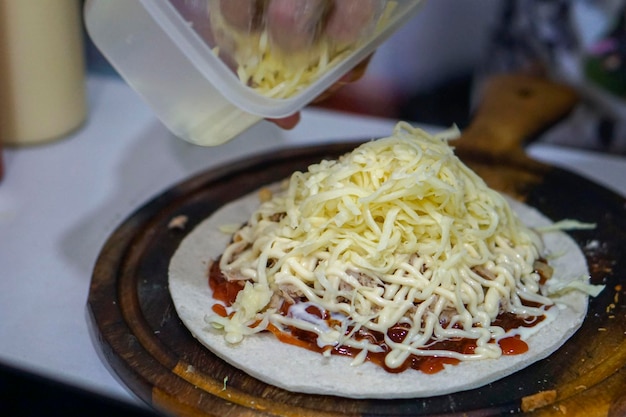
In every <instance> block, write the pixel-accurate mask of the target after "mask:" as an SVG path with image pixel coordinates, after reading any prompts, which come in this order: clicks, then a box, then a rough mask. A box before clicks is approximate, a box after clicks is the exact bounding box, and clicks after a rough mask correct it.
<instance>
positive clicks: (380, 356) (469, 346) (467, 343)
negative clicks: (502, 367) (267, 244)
mask: <svg viewBox="0 0 626 417" xmlns="http://www.w3.org/2000/svg"><path fill="white" fill-rule="evenodd" d="M208 275H209V277H208V278H209V279H208V281H209V286H210V288H211V290H212V291H213V298H214V299H216V300H218V301H221V302H222V303H224V304H219V303H216V304H214V305H213V306H212V310H213V311H214V312H215V313H216V314H218V315H220V316H222V317H226V316H227V311H226V308H225V307H224V306H230V305H232V304H233V303H234V302H235V299H236V298H237V294H238V293H239V291H240V290H241V289H242V288H243V283H242V281H228V280H227V279H226V277H225V276H224V274H222V272H221V271H220V269H219V262H213V263H212V264H211V266H210V268H209V273H208ZM289 307H290V304H288V303H286V302H285V303H283V306H282V308H281V313H282V314H284V315H287V314H288V312H289ZM306 311H307V312H308V313H309V314H315V315H317V316H318V317H319V318H321V319H324V320H326V321H327V322H329V325H332V321H333V320H332V319H331V317H330V314H329V313H328V312H327V311H324V310H320V309H319V308H316V307H314V306H309V307H307V309H306ZM543 319H544V316H539V317H534V318H532V319H530V320H529V319H524V318H521V317H518V316H516V315H514V314H511V313H503V314H500V315H499V316H498V317H497V318H496V320H494V322H493V324H494V325H496V326H500V327H502V328H503V329H504V330H505V331H508V330H511V329H515V328H519V327H533V326H535V325H537V324H538V323H539V322H541V321H542V320H543ZM267 330H268V331H270V332H271V333H272V334H273V335H274V336H275V337H276V338H277V339H278V340H279V341H281V342H283V343H288V344H290V345H294V346H299V347H302V348H305V349H308V350H311V351H314V352H318V353H324V352H325V351H330V353H331V354H336V355H343V356H349V357H355V356H356V355H358V354H359V352H360V349H355V348H351V347H347V346H337V347H332V346H326V347H319V346H318V345H317V335H316V334H315V333H313V332H308V331H306V330H302V329H299V328H296V327H289V331H290V332H289V333H286V332H284V331H281V330H280V329H278V328H277V327H276V326H274V325H272V324H270V325H269V326H268V329H267ZM352 330H353V329H352V328H348V329H347V332H351V331H352ZM407 334H408V329H407V328H406V327H402V326H400V325H398V326H394V327H392V328H390V329H389V330H388V331H387V336H388V337H389V338H390V339H391V340H392V341H394V342H397V343H400V342H402V341H403V340H404V338H405V337H406V335H407ZM355 337H356V338H357V339H364V338H367V339H369V341H370V342H371V343H373V344H377V345H378V346H380V347H381V348H382V350H383V351H382V352H369V353H368V355H367V360H368V361H370V362H372V363H375V364H376V365H378V366H380V367H382V368H383V369H385V370H386V371H387V372H390V373H399V372H404V371H405V370H407V369H415V370H418V371H421V372H423V373H426V374H434V373H437V372H440V371H442V370H443V369H444V367H445V365H456V364H458V363H459V362H460V361H459V360H458V359H455V358H448V357H442V356H437V355H433V356H417V355H410V356H409V358H408V359H407V360H406V361H405V362H404V363H403V364H402V365H401V366H399V367H397V368H389V367H388V366H387V365H385V356H386V355H387V352H388V351H389V347H388V346H387V345H386V343H385V341H384V335H383V334H382V333H380V332H375V331H371V330H365V329H361V330H359V331H358V332H357V333H356V335H355ZM494 343H495V342H494ZM497 343H498V344H499V345H500V348H501V349H502V354H503V355H519V354H522V353H525V352H527V351H528V344H526V342H524V341H523V340H522V339H521V338H520V337H519V336H511V337H506V338H502V339H500V340H498V341H497ZM475 348H476V342H475V341H474V340H472V339H464V338H457V339H451V340H445V341H432V342H431V343H430V344H429V345H428V347H425V348H424V349H426V350H447V351H453V352H458V353H463V354H472V353H473V352H474V349H475Z"/></svg>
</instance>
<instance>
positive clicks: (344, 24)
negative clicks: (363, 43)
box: [325, 0, 385, 43]
mask: <svg viewBox="0 0 626 417" xmlns="http://www.w3.org/2000/svg"><path fill="white" fill-rule="evenodd" d="M384 7H385V2H384V1H381V0H336V1H335V2H334V6H333V8H332V10H331V12H330V14H329V15H328V21H327V23H326V30H325V34H326V36H328V37H329V38H330V39H332V40H334V41H337V42H341V43H351V42H356V41H358V40H359V39H361V38H362V37H363V36H364V35H366V34H368V33H369V32H370V31H371V30H373V29H374V25H375V24H376V22H377V21H378V18H379V16H380V15H381V13H382V11H383V8H384Z"/></svg>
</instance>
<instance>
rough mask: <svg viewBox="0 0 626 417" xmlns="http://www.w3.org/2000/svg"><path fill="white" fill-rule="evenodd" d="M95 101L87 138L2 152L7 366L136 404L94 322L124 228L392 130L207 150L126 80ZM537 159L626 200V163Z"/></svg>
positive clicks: (360, 126)
mask: <svg viewBox="0 0 626 417" xmlns="http://www.w3.org/2000/svg"><path fill="white" fill-rule="evenodd" d="M88 94H89V104H90V117H89V120H88V121H87V123H86V124H85V125H84V126H83V127H82V128H81V129H80V130H79V131H77V132H75V133H74V134H72V135H70V136H69V137H67V138H64V139H62V140H59V141H56V142H53V143H49V144H45V145H40V146H36V147H28V148H19V149H17V148H14V149H5V152H4V153H5V155H4V162H5V168H6V175H5V178H4V180H3V181H2V182H1V183H0V320H1V324H0V363H5V364H9V365H13V366H16V367H19V368H21V369H25V370H29V371H34V372H36V373H38V374H42V375H44V376H50V377H53V378H55V379H58V380H60V381H62V382H67V383H70V384H72V385H77V386H79V387H82V388H86V389H88V390H92V391H95V392H97V393H101V394H105V395H108V396H111V397H114V398H116V399H122V400H128V401H131V402H135V403H136V402H138V401H139V400H138V399H137V398H136V397H135V396H134V395H133V394H132V393H131V392H130V391H129V390H128V389H127V388H126V387H125V386H124V385H123V384H122V383H121V382H120V381H119V380H118V379H117V378H116V377H115V376H114V375H113V374H112V372H111V371H110V369H109V367H108V365H107V363H106V362H105V361H104V360H103V359H102V358H101V357H100V354H99V349H98V348H97V347H96V345H95V344H94V343H93V341H92V339H91V335H90V329H89V326H88V321H87V317H86V307H85V306H86V300H87V295H88V290H89V282H90V278H91V272H92V267H93V264H94V262H95V259H96V257H97V255H98V253H99V251H100V248H101V247H102V245H103V244H104V242H105V240H106V238H107V237H108V236H109V234H110V233H111V232H113V230H115V228H116V227H117V226H118V224H119V223H120V222H122V221H123V220H124V219H125V218H126V217H127V216H129V215H130V214H131V213H132V212H133V211H134V210H135V209H137V208H138V207H139V206H140V205H141V204H143V203H144V202H146V201H147V200H149V199H150V198H151V197H153V196H155V195H157V194H159V193H160V192H161V191H163V190H165V189H167V188H168V187H170V186H171V185H174V184H176V183H177V182H179V181H181V180H183V179H185V178H187V177H189V176H192V175H193V174H195V173H198V172H200V171H203V170H205V169H207V168H210V167H213V166H217V165H219V164H223V163H225V162H227V161H231V160H235V159H238V158H241V157H244V156H246V155H250V154H253V153H258V152H262V151H267V150H271V149H276V148H280V147H285V146H292V145H296V146H297V145H305V144H312V143H322V142H330V141H335V140H343V139H359V138H374V137H379V136H386V135H388V134H389V133H390V131H391V128H392V126H393V125H394V122H393V121H390V120H380V119H372V118H365V117H356V116H351V115H345V114H339V113H334V112H329V111H323V110H315V109H310V110H306V111H305V112H304V114H303V117H302V121H301V123H300V124H299V126H298V127H297V128H296V129H294V130H292V131H283V130H280V129H278V128H277V127H275V126H274V125H272V124H270V123H267V122H262V123H260V124H259V125H257V126H255V127H253V128H252V129H251V130H249V131H248V132H246V133H245V134H243V135H242V136H241V137H239V138H237V139H235V140H233V141H231V142H229V143H227V144H225V145H222V146H220V147H217V148H200V147H197V146H194V145H190V144H187V143H185V142H184V141H182V140H180V139H177V138H175V137H173V136H172V135H171V134H170V133H169V132H168V131H167V130H166V129H165V128H164V127H163V126H162V125H161V124H160V122H159V121H158V120H157V119H156V118H155V116H154V115H153V113H152V112H151V110H150V109H149V108H148V107H147V106H145V105H144V103H143V102H142V101H141V99H140V98H139V97H138V96H137V95H136V94H135V93H134V92H133V91H132V90H131V89H130V88H129V87H127V86H126V84H124V83H123V82H121V81H120V80H119V79H117V78H107V77H96V76H92V77H91V78H90V79H89V80H88ZM529 151H530V153H531V155H532V156H533V157H535V158H537V159H541V160H544V161H546V162H549V163H552V164H554V165H558V166H561V167H565V168H568V169H570V170H572V171H575V172H578V173H580V174H582V175H584V176H587V177H589V178H591V179H593V180H595V181H597V182H599V183H601V184H603V185H605V186H607V187H608V188H610V189H613V190H615V191H616V192H618V193H620V194H622V195H624V196H626V182H624V181H623V178H626V159H625V158H622V157H616V156H611V155H604V154H595V153H591V152H585V151H580V150H573V149H563V148H559V147H554V146H548V145H541V144H536V145H533V146H532V147H531V148H530V149H529Z"/></svg>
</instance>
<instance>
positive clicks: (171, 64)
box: [84, 0, 421, 146]
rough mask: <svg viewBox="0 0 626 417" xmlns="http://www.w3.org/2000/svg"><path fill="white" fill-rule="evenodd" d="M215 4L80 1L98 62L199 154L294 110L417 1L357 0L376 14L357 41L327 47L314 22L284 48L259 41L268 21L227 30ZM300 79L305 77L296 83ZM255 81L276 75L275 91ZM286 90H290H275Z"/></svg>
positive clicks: (203, 0)
mask: <svg viewBox="0 0 626 417" xmlns="http://www.w3.org/2000/svg"><path fill="white" fill-rule="evenodd" d="M224 1H234V0H221V1H220V0H87V2H86V3H85V11H84V13H85V24H86V27H87V30H88V33H89V35H90V36H91V38H92V40H93V42H94V44H95V45H96V46H97V47H98V48H99V49H100V51H101V52H102V53H103V55H104V56H105V57H106V58H107V59H108V60H109V62H110V63H111V64H112V65H113V66H114V67H115V69H116V70H117V71H118V72H119V74H120V75H121V76H122V77H123V78H124V79H125V80H126V82H127V83H128V84H129V85H130V86H131V87H133V88H134V89H135V90H136V91H137V92H138V93H139V94H140V95H141V96H143V98H144V99H145V100H146V101H147V103H148V104H149V105H150V106H151V107H152V108H153V110H154V111H155V113H156V114H157V116H158V117H159V118H160V119H161V121H162V122H163V123H164V124H165V125H166V126H167V127H168V129H170V130H171V131H172V132H173V133H174V134H175V135H177V136H178V137H180V138H182V139H185V140H187V141H189V142H191V143H194V144H198V145H204V146H212V145H218V144H221V143H224V142H226V141H228V140H230V139H232V138H233V137H235V136H236V135H237V134H239V133H241V132H243V131H244V130H246V129H248V128H249V127H250V126H252V125H253V124H255V123H256V122H258V121H259V120H261V119H263V118H280V117H285V116H288V115H291V114H293V113H295V112H297V111H299V110H300V109H302V108H303V107H304V106H306V105H307V104H308V103H310V102H311V101H312V100H313V99H315V97H317V96H318V95H319V94H321V93H322V92H324V90H326V89H327V88H328V87H329V86H331V85H332V84H333V83H334V82H335V81H337V80H338V79H339V78H340V77H341V76H342V75H344V74H345V73H346V72H348V71H349V70H350V69H351V68H353V67H354V66H355V65H356V64H357V63H359V62H360V61H361V60H363V59H365V58H366V57H367V56H368V55H369V54H371V53H372V52H373V51H374V49H375V48H376V47H377V46H378V45H379V44H380V43H382V42H383V41H384V40H385V39H387V38H388V37H389V36H390V35H391V34H392V33H393V32H394V31H395V30H396V29H397V28H399V27H400V26H401V25H402V24H403V23H404V22H406V21H407V20H408V19H409V18H410V17H411V16H412V15H413V14H414V13H415V12H416V11H417V9H418V6H419V5H420V3H421V0H360V1H362V3H358V4H359V7H361V6H362V5H364V4H365V3H368V4H370V5H372V4H374V7H375V9H376V14H375V16H374V17H373V18H372V19H370V20H371V22H372V24H368V25H363V26H364V27H365V28H366V29H367V30H365V31H363V32H361V33H359V34H358V37H357V38H358V39H351V40H349V41H340V40H337V39H331V38H330V37H329V36H325V34H324V28H322V27H321V23H318V25H320V26H319V27H316V28H312V29H313V30H314V31H315V30H317V31H318V33H319V36H315V37H314V38H315V41H314V43H307V44H306V45H291V47H292V48H291V50H285V49H281V48H279V47H276V45H274V44H273V43H272V42H271V40H270V41H268V39H271V37H270V36H269V35H268V33H269V28H270V27H271V26H270V24H269V23H268V21H269V20H270V18H269V16H268V15H267V14H264V15H262V16H260V18H259V17H258V16H255V18H254V20H255V21H254V25H255V27H252V24H250V25H248V26H246V27H245V28H244V29H241V27H234V26H233V25H230V24H229V21H228V19H225V18H224V16H225V13H226V11H225V10H224V13H222V10H221V9H220V5H221V4H223V3H222V2H224ZM246 1H247V0H237V1H236V2H235V3H239V4H241V3H242V2H246ZM273 1H275V0H273ZM334 1H336V2H341V1H346V0H334ZM347 1H352V2H354V0H347ZM252 3H254V4H257V3H255V2H254V0H251V3H250V4H252ZM231 4H232V3H231ZM266 4H267V3H266ZM324 4H332V3H330V2H326V3H324ZM322 21H323V19H321V18H320V19H319V22H322ZM341 23H343V22H341ZM312 38H313V37H312ZM268 57H270V58H268ZM257 64H258V65H257ZM264 71H265V72H264ZM302 73H304V74H307V75H306V76H305V77H302V78H298V76H297V74H302ZM259 74H274V75H278V77H279V78H280V77H282V79H281V80H280V82H282V83H283V84H280V82H278V84H271V83H270V86H269V87H267V88H265V89H263V88H264V87H263V85H265V84H267V83H266V81H267V78H271V77H262V76H259ZM254 77H257V78H258V79H259V80H261V81H253V80H255V78H254ZM294 80H298V81H297V82H295V81H294ZM285 83H287V84H288V83H292V84H295V85H297V88H291V87H290V88H286V89H285V88H282V86H284V85H287V84H285ZM277 85H278V86H277ZM268 91H270V92H269V93H268Z"/></svg>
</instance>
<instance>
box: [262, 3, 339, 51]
mask: <svg viewBox="0 0 626 417" xmlns="http://www.w3.org/2000/svg"><path fill="white" fill-rule="evenodd" d="M329 4H330V2H329V1H328V0H272V1H271V2H270V3H269V5H268V7H267V11H266V19H267V29H268V31H269V34H270V39H271V41H272V42H273V44H274V45H276V46H277V47H278V48H280V49H281V50H282V51H284V52H288V53H290V52H298V51H302V50H304V49H305V48H307V47H309V46H311V45H312V44H313V43H314V42H315V41H316V39H317V37H318V35H319V30H320V28H321V26H320V25H321V22H322V21H323V16H324V14H325V13H326V12H327V9H328V6H329Z"/></svg>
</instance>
